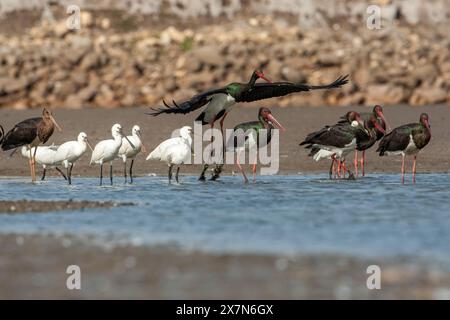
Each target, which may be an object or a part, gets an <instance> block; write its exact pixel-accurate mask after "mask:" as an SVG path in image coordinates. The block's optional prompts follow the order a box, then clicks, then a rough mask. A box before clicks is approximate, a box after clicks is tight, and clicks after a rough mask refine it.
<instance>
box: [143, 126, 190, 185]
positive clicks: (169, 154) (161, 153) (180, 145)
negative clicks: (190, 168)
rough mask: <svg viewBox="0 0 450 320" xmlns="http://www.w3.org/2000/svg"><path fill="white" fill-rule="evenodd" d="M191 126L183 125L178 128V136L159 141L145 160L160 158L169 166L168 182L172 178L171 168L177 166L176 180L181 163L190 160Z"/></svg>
mask: <svg viewBox="0 0 450 320" xmlns="http://www.w3.org/2000/svg"><path fill="white" fill-rule="evenodd" d="M191 133H192V128H191V127H188V126H184V127H182V128H181V129H180V136H179V137H175V138H171V139H167V140H165V141H163V142H162V143H160V144H159V145H158V146H157V147H156V148H155V150H153V151H152V152H151V153H150V154H149V155H148V157H147V159H146V160H160V161H164V162H166V163H167V165H168V166H169V174H168V176H169V182H170V180H171V179H172V168H173V166H174V165H176V166H178V168H177V172H176V175H175V179H176V181H177V182H178V173H179V171H180V166H181V165H182V164H185V163H188V162H190V159H191V152H192V151H191V145H192V138H191Z"/></svg>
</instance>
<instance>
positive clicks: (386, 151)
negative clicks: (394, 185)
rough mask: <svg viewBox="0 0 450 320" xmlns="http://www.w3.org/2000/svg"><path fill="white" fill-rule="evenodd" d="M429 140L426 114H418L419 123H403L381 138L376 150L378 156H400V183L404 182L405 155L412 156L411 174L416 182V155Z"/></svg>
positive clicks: (429, 133) (429, 132) (428, 124)
mask: <svg viewBox="0 0 450 320" xmlns="http://www.w3.org/2000/svg"><path fill="white" fill-rule="evenodd" d="M430 140H431V127H430V122H429V118H428V114H426V113H422V114H421V115H420V119H419V123H410V124H405V125H403V126H401V127H397V128H395V129H394V130H392V131H391V132H389V133H388V134H387V135H385V136H384V137H383V139H381V141H380V144H379V145H378V149H377V152H379V153H380V156H385V155H388V156H389V155H401V156H402V184H404V183H405V157H406V156H407V155H408V156H409V155H412V156H414V161H413V167H412V174H413V183H416V162H417V155H418V154H419V152H420V150H422V149H423V148H424V147H425V146H426V145H427V144H428V143H429V142H430Z"/></svg>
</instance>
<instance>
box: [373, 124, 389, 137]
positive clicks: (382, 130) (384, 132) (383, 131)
mask: <svg viewBox="0 0 450 320" xmlns="http://www.w3.org/2000/svg"><path fill="white" fill-rule="evenodd" d="M373 124H374V126H375V128H376V129H377V130H378V131H380V132H381V133H382V134H386V130H384V129H383V128H382V127H381V126H380V125H379V124H378V121H374V122H373Z"/></svg>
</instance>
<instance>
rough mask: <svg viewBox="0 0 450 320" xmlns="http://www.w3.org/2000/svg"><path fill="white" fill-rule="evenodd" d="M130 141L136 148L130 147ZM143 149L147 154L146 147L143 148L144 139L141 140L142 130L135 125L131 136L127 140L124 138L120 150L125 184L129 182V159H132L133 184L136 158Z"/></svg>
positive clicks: (131, 173)
mask: <svg viewBox="0 0 450 320" xmlns="http://www.w3.org/2000/svg"><path fill="white" fill-rule="evenodd" d="M128 141H131V143H132V144H133V145H134V148H133V147H132V146H131V145H130V143H129V142H128ZM141 149H143V151H144V152H145V147H144V148H143V144H142V138H141V128H140V127H139V126H138V125H134V126H133V129H132V130H131V136H127V137H126V138H125V137H123V138H122V146H121V147H120V149H119V154H118V157H119V158H122V161H123V163H124V177H125V182H127V159H131V165H130V180H131V183H133V163H134V158H136V156H137V154H138V153H139V152H141Z"/></svg>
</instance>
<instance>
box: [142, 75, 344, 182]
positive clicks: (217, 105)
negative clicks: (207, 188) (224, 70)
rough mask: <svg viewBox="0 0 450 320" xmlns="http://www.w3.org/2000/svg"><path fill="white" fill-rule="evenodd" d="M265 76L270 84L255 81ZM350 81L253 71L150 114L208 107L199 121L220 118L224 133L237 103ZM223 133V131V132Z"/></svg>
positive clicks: (335, 85) (201, 177) (212, 123)
mask: <svg viewBox="0 0 450 320" xmlns="http://www.w3.org/2000/svg"><path fill="white" fill-rule="evenodd" d="M259 78H262V79H264V80H266V81H267V83H256V80H258V79H259ZM346 83H348V75H346V76H343V77H339V78H337V79H336V80H335V81H333V82H332V83H330V84H326V85H315V86H313V85H309V84H306V83H293V82H270V81H269V80H268V79H267V78H266V77H265V76H264V74H263V73H261V72H259V71H254V72H253V74H252V76H251V78H250V80H249V82H248V83H236V82H234V83H230V84H229V85H227V86H225V87H222V88H219V89H213V90H209V91H206V92H203V93H200V94H198V95H195V96H194V97H192V98H191V99H189V100H186V101H184V102H182V103H180V104H177V103H176V102H175V101H174V105H173V106H170V105H168V104H167V103H165V102H164V104H165V106H166V107H165V108H159V109H153V112H151V113H148V114H150V115H153V116H157V115H160V114H162V113H167V114H169V113H181V114H186V113H189V112H192V111H194V110H197V109H199V108H201V107H204V106H206V107H205V109H204V110H203V112H202V113H201V114H200V115H199V116H198V117H197V118H196V121H201V122H202V124H203V125H205V124H209V125H211V128H213V127H214V122H215V121H217V120H219V119H221V120H220V127H221V130H222V133H223V121H224V120H225V117H226V115H227V113H228V112H229V110H230V108H231V107H232V106H233V105H234V104H235V103H238V102H253V101H258V100H263V99H269V98H274V97H281V96H285V95H288V94H291V93H295V92H302V91H311V90H319V89H332V88H339V87H341V86H342V85H344V84H346ZM222 135H223V134H222ZM207 167H208V166H207V165H205V167H204V170H203V172H202V174H201V175H200V178H199V179H200V180H204V179H205V176H204V173H205V171H206V169H207ZM221 167H222V165H219V166H218V167H216V169H217V170H214V174H213V177H212V180H215V179H217V177H218V176H219V174H220V171H221Z"/></svg>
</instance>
